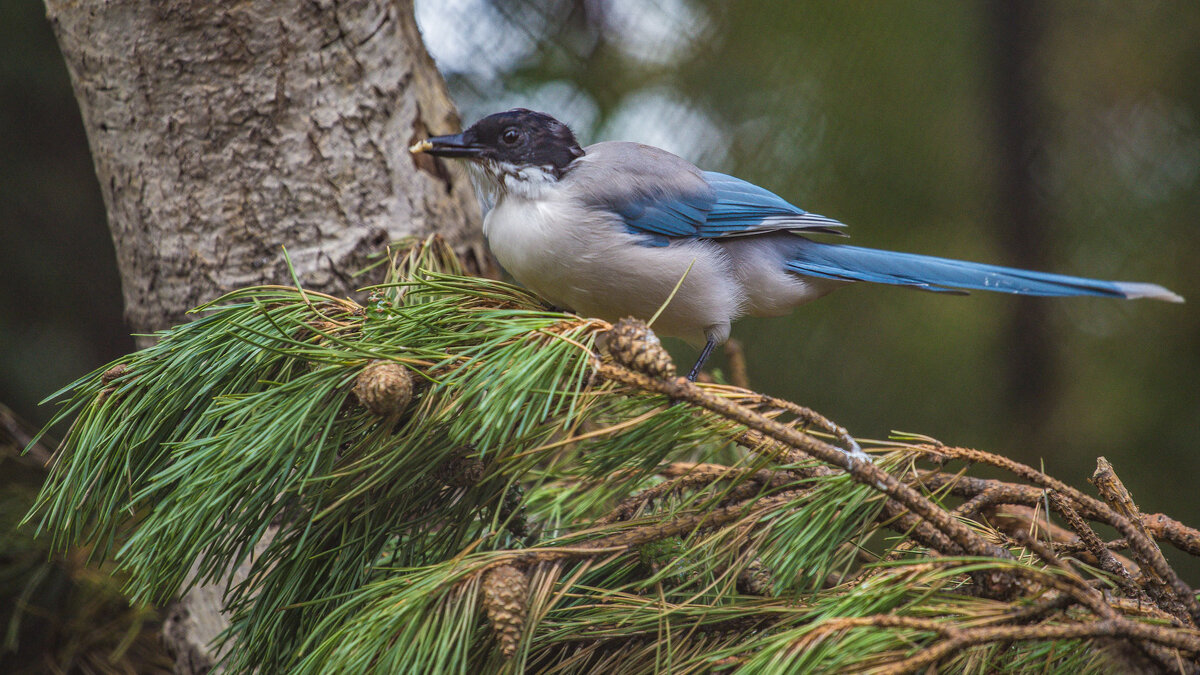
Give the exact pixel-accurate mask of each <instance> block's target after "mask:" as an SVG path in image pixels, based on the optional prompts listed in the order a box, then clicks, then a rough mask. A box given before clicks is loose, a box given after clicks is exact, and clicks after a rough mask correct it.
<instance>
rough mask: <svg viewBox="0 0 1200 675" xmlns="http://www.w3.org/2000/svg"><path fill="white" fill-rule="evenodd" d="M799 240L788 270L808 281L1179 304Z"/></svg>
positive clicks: (1031, 275) (1038, 276) (1121, 289)
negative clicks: (819, 279) (1144, 299)
mask: <svg viewBox="0 0 1200 675" xmlns="http://www.w3.org/2000/svg"><path fill="white" fill-rule="evenodd" d="M801 241H802V242H803V243H801V242H797V243H798V244H800V245H799V246H797V247H796V249H795V250H794V251H793V252H791V254H790V256H789V260H788V263H787V268H788V269H789V270H790V271H792V272H796V273H797V274H803V275H806V276H810V277H821V278H824V279H836V280H839V281H870V282H872V283H876V284H893V285H897V286H910V287H913V288H918V289H921V290H926V291H939V292H951V293H953V292H961V291H964V290H972V291H997V292H1000V293H1015V294H1018V295H1046V296H1070V295H1099V296H1107V297H1113V298H1153V299H1155V300H1166V301H1167V302H1183V298H1182V297H1180V296H1179V295H1176V294H1175V293H1172V292H1171V291H1169V290H1167V289H1165V288H1163V287H1162V286H1158V285H1156V284H1146V283H1139V282H1130V281H1101V280H1099V279H1084V278H1082V277H1070V276H1066V275H1063V274H1049V273H1046V272H1033V271H1029V270H1019V269H1015V268H1012V267H1000V266H998V265H985V264H982V263H974V262H967V261H965V260H951V259H949V258H935V257H933V256H926V255H916V254H914V253H896V252H894V251H881V250H878V249H871V248H861V247H858V246H845V245H842V244H825V243H821V242H815V241H810V240H808V239H802V240H801Z"/></svg>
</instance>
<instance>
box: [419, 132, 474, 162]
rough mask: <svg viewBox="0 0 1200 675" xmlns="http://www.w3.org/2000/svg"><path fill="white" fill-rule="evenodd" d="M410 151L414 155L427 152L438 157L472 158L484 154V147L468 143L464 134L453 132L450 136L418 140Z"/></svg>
mask: <svg viewBox="0 0 1200 675" xmlns="http://www.w3.org/2000/svg"><path fill="white" fill-rule="evenodd" d="M408 151H409V152H411V153H412V154H414V155H417V154H420V153H422V152H427V153H429V154H431V155H435V156H437V157H465V158H467V159H471V158H475V157H479V156H480V155H482V154H483V151H484V148H483V147H482V146H479V145H471V144H469V143H467V142H466V141H464V140H463V135H462V134H452V135H450V136H434V137H433V138H429V139H426V140H424V141H417V142H416V143H414V144H413V145H412V147H411V148H409V149H408Z"/></svg>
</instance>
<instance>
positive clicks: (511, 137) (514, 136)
mask: <svg viewBox="0 0 1200 675" xmlns="http://www.w3.org/2000/svg"><path fill="white" fill-rule="evenodd" d="M520 139H521V132H519V131H517V130H516V129H513V128H512V127H509V128H508V129H505V130H504V133H502V134H500V140H501V141H502V142H503V143H504V144H505V145H513V144H515V143H516V142H517V141H518V140H520Z"/></svg>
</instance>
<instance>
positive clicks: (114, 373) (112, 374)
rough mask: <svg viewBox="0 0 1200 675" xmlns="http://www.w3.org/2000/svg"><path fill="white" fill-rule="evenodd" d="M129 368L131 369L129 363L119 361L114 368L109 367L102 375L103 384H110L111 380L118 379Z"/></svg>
mask: <svg viewBox="0 0 1200 675" xmlns="http://www.w3.org/2000/svg"><path fill="white" fill-rule="evenodd" d="M128 370H129V364H126V363H118V364H117V365H115V366H113V367H112V368H109V369H108V370H106V371H104V374H103V375H101V376H100V382H101V383H103V384H108V383H109V382H112V381H113V380H115V379H117V378H118V377H120V376H122V375H124V374H125V372H126V371H128Z"/></svg>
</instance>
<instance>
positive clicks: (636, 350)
mask: <svg viewBox="0 0 1200 675" xmlns="http://www.w3.org/2000/svg"><path fill="white" fill-rule="evenodd" d="M606 338H607V339H606V342H605V349H607V350H608V354H609V355H610V356H612V358H613V361H616V362H617V363H619V364H621V365H623V366H625V367H626V368H629V369H631V370H636V371H638V372H641V373H645V374H647V375H651V376H653V377H663V378H670V377H675V364H674V363H673V362H672V361H671V355H670V354H668V353H667V350H665V349H663V347H662V343H661V342H659V340H658V336H657V335H655V334H654V331H652V330H650V328H649V327H648V326H646V324H645V323H643V322H641V321H639V320H637V319H633V318H625V319H621V320H620V321H618V322H617V325H616V326H613V328H612V330H610V331H608V333H607V335H606Z"/></svg>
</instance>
